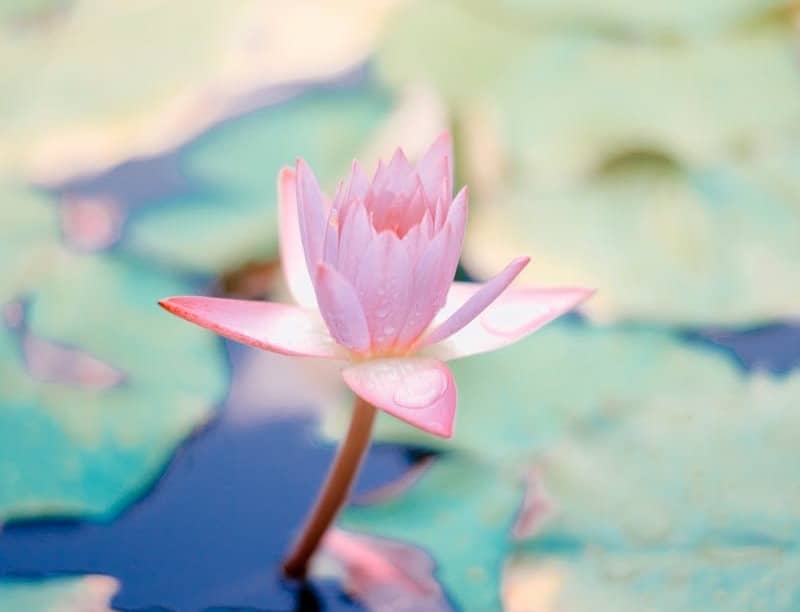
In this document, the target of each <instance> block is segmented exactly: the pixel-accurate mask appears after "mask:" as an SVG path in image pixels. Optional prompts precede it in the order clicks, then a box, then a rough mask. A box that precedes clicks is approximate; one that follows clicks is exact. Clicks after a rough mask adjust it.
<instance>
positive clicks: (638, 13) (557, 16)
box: [460, 0, 786, 40]
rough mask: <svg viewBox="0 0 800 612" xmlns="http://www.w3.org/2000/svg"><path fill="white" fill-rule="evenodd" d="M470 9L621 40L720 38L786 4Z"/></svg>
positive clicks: (624, 0) (512, 1)
mask: <svg viewBox="0 0 800 612" xmlns="http://www.w3.org/2000/svg"><path fill="white" fill-rule="evenodd" d="M460 4H461V5H463V6H464V7H465V9H468V10H471V11H472V12H473V13H474V14H475V15H477V16H482V17H484V18H485V19H490V18H494V19H496V20H499V21H504V22H506V23H508V24H509V25H510V26H513V25H516V27H519V26H520V25H522V24H524V25H526V26H528V27H530V28H531V29H552V28H555V27H564V28H569V27H571V28H575V29H593V30H597V31H600V32H606V33H608V34H610V35H614V34H617V35H620V36H625V35H628V36H634V35H636V36H653V37H659V38H663V39H666V40H670V39H673V38H679V37H688V36H692V37H694V36H701V35H709V34H715V33H718V32H720V31H725V30H728V29H735V28H737V27H742V26H743V25H747V24H748V23H749V22H750V21H752V20H755V19H758V18H759V17H761V16H763V15H764V14H765V13H766V14H769V13H770V11H779V10H781V9H784V8H785V6H786V3H785V2H783V1H782V0H728V1H726V2H718V1H716V0H677V1H675V2H629V1H628V0H610V1H609V2H604V3H602V5H601V4H598V3H596V2H591V0H566V1H565V0H500V1H499V2H495V3H492V4H491V6H489V5H487V4H484V3H481V2H480V0H460Z"/></svg>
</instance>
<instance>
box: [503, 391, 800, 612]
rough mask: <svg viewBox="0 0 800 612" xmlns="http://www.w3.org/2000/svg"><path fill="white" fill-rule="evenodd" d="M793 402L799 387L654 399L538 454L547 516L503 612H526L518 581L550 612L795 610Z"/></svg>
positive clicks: (799, 433) (798, 432) (798, 491)
mask: <svg viewBox="0 0 800 612" xmlns="http://www.w3.org/2000/svg"><path fill="white" fill-rule="evenodd" d="M797 397H800V376H798V375H794V376H792V377H791V378H789V379H787V380H786V381H785V382H776V381H774V380H769V379H766V378H755V379H752V380H751V381H750V382H749V383H747V384H746V385H744V386H743V387H742V388H741V389H740V390H739V392H738V393H737V394H735V395H731V396H724V397H723V396H720V397H705V398H701V397H697V398H695V399H694V400H691V399H687V398H682V399H680V401H675V398H670V397H664V396H661V395H655V396H653V397H652V398H651V399H650V400H649V401H648V402H647V406H646V409H644V410H641V411H639V412H638V413H635V414H631V415H629V416H628V417H627V418H626V419H625V420H622V421H620V422H618V423H615V424H610V425H609V426H608V427H605V428H596V429H593V430H587V431H584V432H582V433H580V434H578V435H575V436H573V437H571V438H569V439H564V441H563V442H562V443H561V444H559V445H557V446H556V447H554V448H553V449H551V450H550V451H548V452H546V453H545V454H544V455H543V457H542V459H541V461H540V470H541V473H542V474H543V479H544V481H545V483H546V486H547V489H548V492H549V494H550V497H551V498H552V500H553V505H554V508H555V511H554V512H553V513H552V514H551V516H550V518H549V520H548V521H546V522H545V523H543V525H542V526H541V527H540V529H539V531H538V532H537V533H536V534H535V535H534V537H533V538H532V539H531V540H530V541H529V543H528V544H527V545H525V546H524V547H523V548H522V550H521V552H520V554H519V556H518V557H517V558H516V560H515V561H514V562H513V564H512V566H511V568H510V569H509V580H510V581H511V582H513V583H514V584H516V587H513V588H512V585H508V584H507V586H508V587H509V590H508V592H507V597H508V598H510V599H511V600H512V601H515V602H516V603H514V604H513V605H510V606H509V607H510V608H511V609H530V606H532V605H534V603H535V598H536V596H537V595H536V592H535V591H534V590H533V589H531V588H529V586H528V587H526V586H525V584H524V583H525V582H527V583H528V585H530V584H531V583H534V582H537V581H538V583H539V584H540V585H542V587H543V588H544V584H545V583H547V585H549V586H548V588H549V589H550V597H551V605H552V606H553V607H555V608H559V609H560V608H561V607H569V606H571V605H579V602H588V601H592V602H594V604H593V606H592V607H593V608H594V609H600V610H602V609H613V610H620V609H622V610H628V609H631V610H632V609H641V607H642V605H645V604H646V605H647V607H648V609H653V610H675V609H688V610H709V609H724V610H754V609H764V610H778V611H780V610H786V611H789V610H794V609H796V607H797V604H798V603H800V589H798V587H797V583H796V581H795V580H793V579H792V578H791V576H793V575H795V574H796V573H797V570H798V568H799V567H800V557H798V555H797V547H798V533H800V518H798V516H797V514H796V513H795V512H794V511H793V509H794V508H796V507H797V505H798V503H800V476H798V474H797V470H796V469H795V464H796V454H797V447H798V444H800V415H798V412H797V410H796V404H797ZM515 590H516V591H517V593H516V594H514V593H513V591H515ZM538 592H539V595H541V593H542V589H539V591H538ZM620 602H624V603H620ZM634 604H638V607H637V606H636V605H634Z"/></svg>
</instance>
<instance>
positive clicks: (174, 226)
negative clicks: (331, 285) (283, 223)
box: [127, 85, 390, 273]
mask: <svg viewBox="0 0 800 612" xmlns="http://www.w3.org/2000/svg"><path fill="white" fill-rule="evenodd" d="M389 109H390V100H389V97H388V96H387V95H386V94H385V93H384V92H381V91H380V90H377V89H375V88H373V87H371V86H368V85H361V86H359V87H356V88H352V89H340V90H317V91H312V92H311V93H308V94H304V95H303V96H301V97H298V98H294V99H291V100H289V101H287V102H284V103H281V104H279V105H277V106H272V107H268V108H266V109H263V110H260V111H258V112H255V113H252V114H250V115H246V116H244V117H241V118H238V119H235V120H231V121H228V122H225V123H222V124H220V125H219V126H217V127H215V128H214V129H212V130H210V131H209V132H208V133H206V134H204V135H203V136H202V137H200V138H198V139H197V140H195V141H193V142H192V143H190V144H189V145H187V146H186V147H185V148H183V149H181V150H180V151H179V153H178V155H179V156H180V160H181V165H182V166H183V167H184V171H185V172H186V174H187V175H188V177H189V180H190V181H191V183H190V185H191V187H190V188H189V189H188V190H187V191H185V192H182V193H178V194H175V195H174V196H170V197H168V198H164V199H161V200H159V201H155V202H151V203H150V205H149V206H147V207H146V208H144V209H142V210H141V211H139V212H138V213H137V214H134V215H133V217H132V218H131V219H130V221H129V227H128V231H129V236H128V239H127V240H128V242H127V248H129V249H130V250H131V251H132V252H134V253H136V254H138V255H141V256H143V257H147V258H154V259H157V260H159V261H161V262H166V263H168V264H170V265H173V266H178V267H181V268H184V269H187V270H190V271H192V272H205V273H209V272H211V273H219V272H221V271H223V270H226V269H230V268H231V267H235V266H238V265H242V264H243V263H245V262H247V261H249V260H253V259H257V258H264V257H274V256H276V255H277V248H278V242H277V240H278V229H277V221H278V219H277V187H276V185H277V183H276V181H277V175H278V170H279V169H280V168H281V167H282V166H285V165H292V164H294V160H295V157H296V156H301V157H303V158H305V159H306V160H307V161H308V162H309V163H310V164H311V166H312V167H313V168H314V170H315V172H316V173H317V175H318V177H319V179H320V181H321V182H322V183H323V184H326V185H329V186H333V182H334V180H335V179H337V178H339V177H342V176H344V175H345V173H346V171H347V169H348V168H349V165H350V163H351V161H352V159H353V157H354V155H355V153H356V152H357V151H359V150H360V149H361V148H362V147H363V146H364V145H365V143H366V142H367V141H368V139H369V137H370V135H371V134H372V132H373V131H374V129H375V128H376V126H378V125H379V124H380V122H381V120H382V119H384V118H385V117H386V116H387V114H388V112H389Z"/></svg>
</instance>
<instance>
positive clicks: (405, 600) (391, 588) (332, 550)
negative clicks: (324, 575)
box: [322, 528, 450, 612]
mask: <svg viewBox="0 0 800 612" xmlns="http://www.w3.org/2000/svg"><path fill="white" fill-rule="evenodd" d="M322 545H323V549H324V550H325V552H327V553H328V554H330V555H331V556H332V557H333V558H334V559H336V560H337V561H338V562H339V563H340V564H341V566H342V569H343V570H344V582H345V588H346V589H347V590H348V592H349V593H350V594H351V595H352V596H353V597H354V598H356V599H357V600H358V601H359V602H360V603H361V604H362V605H364V606H365V607H366V608H368V609H370V610H405V611H410V610H427V611H429V612H434V611H436V610H449V609H450V606H449V605H448V604H447V602H446V601H445V597H444V594H443V593H442V589H441V587H440V586H439V583H438V582H437V581H436V578H435V576H434V570H435V569H436V568H435V564H434V562H433V560H432V559H431V558H430V557H429V556H428V555H427V554H426V553H425V552H424V551H422V550H421V549H419V548H416V547H414V546H411V545H410V544H406V543H405V542H401V541H398V540H388V539H384V538H376V537H374V536H367V535H363V534H355V533H350V532H347V531H342V530H341V529H337V528H333V529H331V530H329V531H328V532H327V533H326V534H325V538H324V539H323V541H322Z"/></svg>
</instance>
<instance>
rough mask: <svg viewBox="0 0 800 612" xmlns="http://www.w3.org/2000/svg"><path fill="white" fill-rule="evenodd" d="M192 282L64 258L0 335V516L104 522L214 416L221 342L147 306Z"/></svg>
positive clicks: (112, 261)
mask: <svg viewBox="0 0 800 612" xmlns="http://www.w3.org/2000/svg"><path fill="white" fill-rule="evenodd" d="M190 289H191V287H189V286H187V285H186V284H185V283H183V282H181V281H179V280H177V279H175V278H172V277H169V276H167V275H164V274H163V273H160V272H156V271H153V270H152V269H148V268H146V267H144V266H142V265H140V264H137V263H131V262H128V261H125V260H124V259H117V258H111V257H107V258H100V257H94V256H83V255H73V254H68V253H61V256H60V258H59V260H58V263H57V266H56V268H55V269H54V270H53V274H52V276H50V277H48V279H47V280H46V281H44V282H42V283H41V284H40V285H39V286H38V287H37V288H36V289H35V290H33V291H32V292H31V293H29V295H28V297H29V300H30V303H29V308H28V312H27V316H26V318H25V322H24V324H23V326H22V328H20V329H17V330H5V329H3V330H2V333H0V354H2V359H1V360H0V374H1V375H2V380H3V386H2V389H0V518H2V519H10V518H21V517H31V516H53V515H78V514H81V515H85V514H89V515H93V516H98V517H105V518H107V517H110V516H112V515H113V514H115V513H116V512H117V511H118V510H119V509H120V508H122V507H123V506H124V505H125V504H126V503H127V502H129V501H130V500H131V499H133V498H135V497H136V496H137V495H138V494H140V493H141V491H142V489H143V488H144V487H146V486H148V485H149V484H150V483H151V482H152V480H153V479H154V478H155V477H156V476H157V474H158V473H159V471H160V470H161V469H163V466H164V463H165V462H166V460H167V459H168V457H169V456H170V454H171V453H172V452H173V451H174V449H175V447H176V445H177V444H178V443H179V442H180V441H181V440H182V439H183V438H184V437H186V436H187V435H188V434H189V433H190V432H191V431H192V430H193V429H195V428H196V427H197V426H198V425H200V424H202V423H203V422H205V421H206V420H207V419H208V418H209V417H210V416H211V414H212V411H213V406H214V405H215V404H217V403H218V402H219V401H220V400H221V398H222V396H223V394H224V392H225V387H226V381H225V358H224V355H223V354H222V346H221V344H220V343H219V342H218V341H217V340H215V339H214V338H213V337H212V336H210V335H209V334H207V333H204V332H203V331H201V330H199V329H194V328H192V327H191V326H187V325H180V324H178V323H176V322H175V321H174V320H173V319H172V318H170V317H169V316H168V315H166V314H165V313H163V312H162V311H161V310H160V309H159V308H158V306H157V305H156V301H157V300H158V299H159V298H162V297H163V296H165V295H170V294H175V293H187V292H189V291H190ZM37 343H39V344H37ZM41 343H45V344H46V345H47V344H48V343H49V344H52V343H55V344H54V346H56V347H64V348H56V349H52V350H46V349H48V346H42V344H41ZM54 351H55V352H54ZM64 351H72V352H67V353H64ZM53 361H55V363H51V362H53ZM61 362H66V364H64V363H61ZM65 367H66V372H67V375H65V374H64V371H63V370H64V368H65ZM116 373H118V374H116ZM98 376H99V377H100V380H97V379H98Z"/></svg>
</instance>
